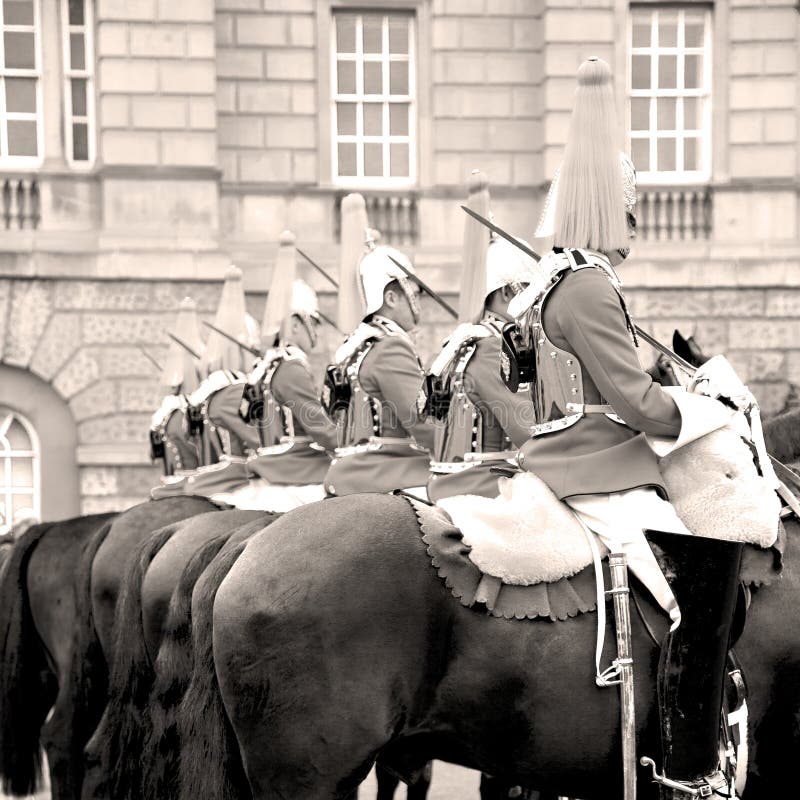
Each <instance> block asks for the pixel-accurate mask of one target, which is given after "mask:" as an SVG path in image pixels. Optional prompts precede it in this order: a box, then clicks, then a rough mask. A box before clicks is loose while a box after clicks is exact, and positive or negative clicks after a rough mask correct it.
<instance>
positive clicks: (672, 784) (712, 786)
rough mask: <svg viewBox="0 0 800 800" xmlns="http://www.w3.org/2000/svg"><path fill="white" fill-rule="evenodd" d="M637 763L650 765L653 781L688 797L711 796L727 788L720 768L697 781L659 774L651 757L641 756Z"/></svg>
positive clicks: (725, 779) (726, 781) (645, 765)
mask: <svg viewBox="0 0 800 800" xmlns="http://www.w3.org/2000/svg"><path fill="white" fill-rule="evenodd" d="M639 763H640V764H641V765H642V766H643V767H650V768H651V769H652V770H653V778H652V780H653V783H659V784H661V785H662V786H666V787H667V788H668V789H672V790H673V791H676V792H683V793H684V794H687V795H689V797H711V796H712V795H713V794H714V793H716V792H718V791H720V790H725V789H727V788H728V779H727V778H726V777H725V773H723V772H722V770H717V771H716V772H712V773H711V774H710V775H705V776H704V777H702V778H701V779H700V780H697V781H674V780H672V779H671V778H668V777H667V776H666V775H659V773H658V771H657V770H656V762H655V761H653V759H652V758H648V757H647V756H642V757H641V758H640V759H639Z"/></svg>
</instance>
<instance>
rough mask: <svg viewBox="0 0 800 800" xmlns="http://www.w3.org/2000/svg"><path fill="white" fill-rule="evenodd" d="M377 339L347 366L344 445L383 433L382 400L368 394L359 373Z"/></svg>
mask: <svg viewBox="0 0 800 800" xmlns="http://www.w3.org/2000/svg"><path fill="white" fill-rule="evenodd" d="M375 341H376V340H375V339H372V340H370V341H368V342H366V343H365V345H364V346H363V347H362V348H360V349H359V350H358V351H357V352H356V353H355V355H354V356H353V357H352V358H351V359H350V362H349V363H348V365H347V367H346V373H347V379H348V381H349V382H350V404H349V405H348V407H347V412H346V414H345V419H344V433H343V437H342V441H341V446H342V447H351V446H352V445H355V444H359V443H360V442H365V441H366V440H367V439H369V438H370V437H371V436H380V435H381V433H382V421H381V414H382V408H381V402H380V400H379V399H378V398H377V397H373V396H372V395H370V394H368V393H367V392H366V391H365V390H364V387H363V386H362V385H361V380H360V377H359V373H360V371H361V365H362V364H363V363H364V359H365V358H366V357H367V355H368V354H369V351H370V350H371V349H372V346H373V345H374V344H375Z"/></svg>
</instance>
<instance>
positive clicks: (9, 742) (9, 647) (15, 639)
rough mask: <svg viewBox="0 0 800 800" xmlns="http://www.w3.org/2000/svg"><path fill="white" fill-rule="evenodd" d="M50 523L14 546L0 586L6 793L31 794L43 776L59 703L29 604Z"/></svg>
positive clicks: (0, 761)
mask: <svg viewBox="0 0 800 800" xmlns="http://www.w3.org/2000/svg"><path fill="white" fill-rule="evenodd" d="M51 527H52V523H43V524H37V525H33V526H32V527H30V528H28V530H27V531H25V533H24V534H23V535H22V536H21V537H20V539H19V540H18V541H17V542H16V543H15V544H14V546H13V549H12V550H11V554H10V556H9V557H8V560H7V561H6V564H5V567H4V577H3V581H2V586H0V615H1V616H0V772H2V783H3V789H4V790H5V791H6V792H9V793H11V794H14V795H26V794H33V793H34V792H35V791H36V790H37V789H38V787H39V783H40V781H41V777H42V750H41V743H40V736H41V730H42V725H44V721H45V719H46V718H47V713H48V711H49V710H50V707H51V706H52V705H53V703H54V702H55V696H56V691H57V686H56V682H55V676H54V675H53V674H52V672H51V670H50V668H49V667H48V665H47V660H46V657H45V653H44V651H43V649H42V645H41V641H40V640H39V637H38V635H37V633H36V629H35V627H34V624H33V617H32V616H31V610H30V605H29V603H28V586H27V573H28V563H29V561H30V557H31V554H32V553H33V550H34V548H35V547H36V545H37V543H38V542H39V540H40V539H41V538H42V537H43V536H44V535H45V534H46V533H47V531H48V530H50V528H51Z"/></svg>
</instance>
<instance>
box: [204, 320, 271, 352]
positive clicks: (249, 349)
mask: <svg viewBox="0 0 800 800" xmlns="http://www.w3.org/2000/svg"><path fill="white" fill-rule="evenodd" d="M203 325H205V326H206V327H207V328H211V330H212V331H214V332H215V333H218V334H219V335H220V336H224V337H225V338H226V339H227V340H228V341H231V342H233V343H234V344H238V345H239V347H241V348H242V350H246V351H247V352H248V353H250V354H251V355H254V356H255V357H256V358H261V351H260V350H257V349H256V348H255V347H250V345H247V344H245V343H244V342H240V341H239V340H238V339H237V338H236V337H235V336H231V334H229V333H225V331H223V330H222V329H220V328H218V327H217V326H216V325H214V324H213V323H211V322H208V321H206V320H203Z"/></svg>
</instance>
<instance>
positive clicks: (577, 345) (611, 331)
mask: <svg viewBox="0 0 800 800" xmlns="http://www.w3.org/2000/svg"><path fill="white" fill-rule="evenodd" d="M556 292H557V295H556V296H554V297H552V298H551V300H550V303H553V301H554V300H556V299H557V302H556V303H555V305H554V308H553V311H554V315H555V321H556V324H557V326H558V328H559V329H560V332H561V334H562V335H563V337H564V338H565V339H566V340H567V342H568V343H569V348H568V349H569V350H570V351H571V352H574V353H575V355H576V356H578V359H579V360H580V362H581V364H582V365H583V366H584V368H585V369H586V370H587V371H588V373H589V375H590V377H591V378H592V380H593V381H594V383H595V385H596V386H597V388H598V390H599V391H600V394H601V395H602V396H603V397H604V398H605V400H606V401H607V402H608V403H609V404H610V405H611V406H612V408H613V409H614V411H615V412H616V414H618V415H619V416H620V417H622V419H623V420H624V421H625V422H626V423H627V424H628V425H629V426H630V427H631V428H633V429H634V430H637V431H643V432H644V433H649V434H652V435H654V436H677V435H678V434H679V433H680V428H681V418H680V414H679V412H678V408H677V406H676V405H675V402H674V401H673V400H672V398H671V397H670V396H669V394H667V393H666V392H665V391H664V390H663V389H662V388H661V386H660V385H659V384H657V383H654V382H653V379H652V378H651V377H650V376H649V375H648V374H647V373H646V372H645V371H644V370H643V369H642V367H641V365H640V364H639V359H638V358H637V356H636V349H635V348H634V346H633V342H632V341H631V338H630V334H629V332H628V329H627V326H626V321H625V314H624V312H623V310H622V305H621V303H620V299H619V295H617V293H616V291H615V290H614V288H613V287H612V286H611V284H610V283H609V281H608V279H607V278H606V277H605V276H604V275H603V274H602V273H601V272H600V271H599V270H596V269H582V270H578V271H576V272H574V273H568V274H567V275H566V276H565V277H564V278H563V279H562V282H561V284H560V285H559V286H558V288H557V290H556ZM546 311H547V308H546ZM544 322H545V330H546V331H548V332H549V330H548V317H547V314H546V315H545V320H544Z"/></svg>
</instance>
